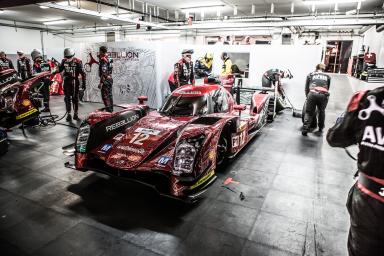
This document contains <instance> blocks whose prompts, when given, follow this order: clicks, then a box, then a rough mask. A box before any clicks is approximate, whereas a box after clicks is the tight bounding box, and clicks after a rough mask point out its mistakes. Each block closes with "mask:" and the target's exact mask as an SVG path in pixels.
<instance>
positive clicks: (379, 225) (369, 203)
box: [347, 185, 384, 256]
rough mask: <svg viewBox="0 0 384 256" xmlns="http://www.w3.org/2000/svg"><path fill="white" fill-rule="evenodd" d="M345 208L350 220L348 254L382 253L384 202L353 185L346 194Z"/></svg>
mask: <svg viewBox="0 0 384 256" xmlns="http://www.w3.org/2000/svg"><path fill="white" fill-rule="evenodd" d="M347 209H348V212H349V215H350V221H351V226H350V229H349V236H348V253H349V255H350V256H376V255H377V256H379V255H384V203H382V202H380V201H378V200H376V199H374V198H372V197H370V196H368V195H366V194H364V193H363V192H361V191H360V189H359V188H358V187H357V185H354V186H353V187H352V188H351V190H350V191H349V194H348V201H347Z"/></svg>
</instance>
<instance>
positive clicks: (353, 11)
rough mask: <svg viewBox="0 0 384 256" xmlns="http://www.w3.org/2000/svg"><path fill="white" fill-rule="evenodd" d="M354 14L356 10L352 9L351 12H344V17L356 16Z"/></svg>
mask: <svg viewBox="0 0 384 256" xmlns="http://www.w3.org/2000/svg"><path fill="white" fill-rule="evenodd" d="M356 13H357V11H356V9H353V10H350V11H347V12H345V14H346V15H353V14H356Z"/></svg>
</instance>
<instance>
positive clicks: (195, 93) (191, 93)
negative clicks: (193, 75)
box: [177, 91, 201, 95]
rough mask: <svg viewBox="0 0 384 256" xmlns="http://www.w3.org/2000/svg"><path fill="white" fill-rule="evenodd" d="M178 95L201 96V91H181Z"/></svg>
mask: <svg viewBox="0 0 384 256" xmlns="http://www.w3.org/2000/svg"><path fill="white" fill-rule="evenodd" d="M177 93H178V94H186V95H200V94H201V92H200V91H180V92H177Z"/></svg>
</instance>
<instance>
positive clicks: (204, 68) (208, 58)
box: [195, 53, 213, 78]
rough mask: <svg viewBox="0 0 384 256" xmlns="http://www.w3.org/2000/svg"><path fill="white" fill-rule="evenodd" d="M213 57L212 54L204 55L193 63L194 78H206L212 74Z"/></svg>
mask: <svg viewBox="0 0 384 256" xmlns="http://www.w3.org/2000/svg"><path fill="white" fill-rule="evenodd" d="M212 63H213V55H212V53H206V54H205V55H204V57H201V58H199V59H198V60H196V62H195V73H196V77H198V78H203V77H208V76H210V75H211V73H212Z"/></svg>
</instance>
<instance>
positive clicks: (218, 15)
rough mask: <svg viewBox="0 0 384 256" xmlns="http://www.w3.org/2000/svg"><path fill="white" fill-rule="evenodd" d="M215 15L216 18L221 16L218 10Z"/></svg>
mask: <svg viewBox="0 0 384 256" xmlns="http://www.w3.org/2000/svg"><path fill="white" fill-rule="evenodd" d="M216 15H217V17H220V15H221V12H220V9H217V11H216Z"/></svg>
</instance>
